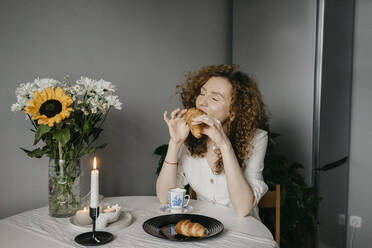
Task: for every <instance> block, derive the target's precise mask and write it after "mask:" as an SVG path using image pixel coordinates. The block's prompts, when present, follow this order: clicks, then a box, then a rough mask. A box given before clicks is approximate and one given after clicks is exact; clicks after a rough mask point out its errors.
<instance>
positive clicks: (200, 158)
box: [156, 65, 269, 219]
mask: <svg viewBox="0 0 372 248" xmlns="http://www.w3.org/2000/svg"><path fill="white" fill-rule="evenodd" d="M237 69H238V68H237V66H235V65H213V66H208V67H204V68H202V69H201V70H199V71H197V72H196V73H193V74H189V75H188V77H187V80H186V82H185V84H184V85H182V87H181V98H182V102H183V105H184V106H185V109H183V110H180V109H176V110H174V111H173V112H172V113H171V115H170V118H169V117H168V113H167V111H165V112H164V120H165V122H166V123H167V125H168V128H169V134H170V140H169V145H168V151H167V155H166V157H165V161H164V164H163V167H162V170H161V172H160V174H159V177H158V179H157V182H156V192H157V196H158V198H159V200H160V202H161V203H163V204H166V203H167V201H168V196H167V192H168V190H169V189H171V188H175V187H183V186H185V185H186V184H190V186H191V187H192V188H193V190H194V191H195V192H196V193H197V198H198V200H208V201H211V202H212V203H217V204H223V205H226V206H230V207H231V206H232V207H233V208H234V210H235V212H236V213H237V214H238V215H239V216H247V215H249V214H250V215H252V216H254V217H256V218H257V219H259V216H258V209H257V203H258V202H259V200H260V198H261V197H262V196H263V195H264V194H265V193H266V191H267V189H268V187H267V185H266V184H265V182H264V181H263V178H262V171H263V167H264V157H265V152H266V147H267V141H268V137H267V131H268V130H269V126H268V120H267V115H266V112H265V106H264V104H263V102H262V99H261V94H260V92H259V90H258V88H257V85H256V83H255V81H254V80H253V79H251V78H249V77H248V76H247V75H245V74H244V73H242V72H240V71H238V70H237ZM192 107H196V108H198V109H200V110H202V111H204V112H205V113H206V115H202V116H198V117H196V118H194V119H193V122H192V124H193V125H198V124H201V123H204V125H206V128H204V129H203V131H202V134H203V137H202V138H201V139H196V138H195V137H194V136H193V135H192V134H191V133H190V129H189V127H188V125H187V124H186V120H185V113H186V111H187V109H189V108H192ZM265 130H266V131H265Z"/></svg>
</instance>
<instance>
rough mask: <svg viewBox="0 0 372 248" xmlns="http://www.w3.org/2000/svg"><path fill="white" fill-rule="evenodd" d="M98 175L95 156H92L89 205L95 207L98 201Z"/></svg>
mask: <svg viewBox="0 0 372 248" xmlns="http://www.w3.org/2000/svg"><path fill="white" fill-rule="evenodd" d="M98 176H99V171H98V170H97V159H96V157H94V161H93V170H92V172H91V174H90V207H91V208H97V207H98V204H99V202H98V189H99V183H98Z"/></svg>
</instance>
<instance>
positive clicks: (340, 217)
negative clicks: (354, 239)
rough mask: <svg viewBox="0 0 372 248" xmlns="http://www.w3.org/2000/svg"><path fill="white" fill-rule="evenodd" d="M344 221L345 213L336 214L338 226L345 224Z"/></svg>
mask: <svg viewBox="0 0 372 248" xmlns="http://www.w3.org/2000/svg"><path fill="white" fill-rule="evenodd" d="M345 223H346V218H345V214H338V224H339V225H340V226H345Z"/></svg>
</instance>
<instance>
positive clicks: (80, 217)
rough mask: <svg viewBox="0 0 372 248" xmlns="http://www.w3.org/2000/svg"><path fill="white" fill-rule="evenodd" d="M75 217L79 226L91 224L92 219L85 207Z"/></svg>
mask: <svg viewBox="0 0 372 248" xmlns="http://www.w3.org/2000/svg"><path fill="white" fill-rule="evenodd" d="M75 217H76V220H77V222H78V223H79V224H80V225H89V224H92V218H90V216H89V210H88V209H87V208H86V207H85V208H84V209H82V210H79V211H77V212H76V215H75Z"/></svg>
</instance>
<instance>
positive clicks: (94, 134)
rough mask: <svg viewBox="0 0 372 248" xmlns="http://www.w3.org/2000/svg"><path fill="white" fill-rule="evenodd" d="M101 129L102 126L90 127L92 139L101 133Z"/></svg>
mask: <svg viewBox="0 0 372 248" xmlns="http://www.w3.org/2000/svg"><path fill="white" fill-rule="evenodd" d="M102 131H103V129H102V128H99V127H94V128H93V129H92V135H93V140H96V139H97V138H98V136H99V135H100V134H101V132H102Z"/></svg>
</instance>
